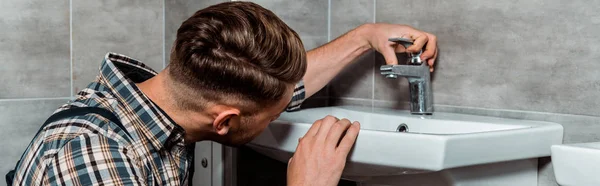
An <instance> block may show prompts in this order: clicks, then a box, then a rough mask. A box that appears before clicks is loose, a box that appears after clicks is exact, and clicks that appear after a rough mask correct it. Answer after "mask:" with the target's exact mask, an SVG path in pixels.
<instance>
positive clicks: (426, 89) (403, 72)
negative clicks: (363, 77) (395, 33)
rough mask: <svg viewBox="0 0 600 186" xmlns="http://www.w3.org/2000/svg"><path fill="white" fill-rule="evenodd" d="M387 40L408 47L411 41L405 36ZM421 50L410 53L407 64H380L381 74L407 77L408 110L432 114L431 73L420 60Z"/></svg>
mask: <svg viewBox="0 0 600 186" xmlns="http://www.w3.org/2000/svg"><path fill="white" fill-rule="evenodd" d="M389 41H392V42H395V43H398V44H401V45H404V47H406V48H408V47H409V46H411V45H412V44H413V43H412V41H411V40H409V39H406V38H390V39H389ZM421 52H422V51H420V52H419V53H416V54H410V57H411V59H410V61H409V63H408V64H409V65H382V66H381V67H380V68H379V69H380V70H381V75H384V76H385V77H387V78H390V79H396V78H398V76H400V77H406V78H407V79H408V84H409V90H410V112H411V113H412V114H433V92H432V91H431V74H430V72H429V66H427V63H423V62H422V61H421Z"/></svg>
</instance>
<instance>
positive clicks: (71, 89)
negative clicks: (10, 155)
mask: <svg viewBox="0 0 600 186" xmlns="http://www.w3.org/2000/svg"><path fill="white" fill-rule="evenodd" d="M69 48H70V50H69V69H70V73H69V74H70V75H69V79H70V83H71V85H70V89H69V95H71V97H73V96H74V95H73V94H74V92H75V90H74V89H75V87H74V85H73V73H74V72H73V0H69Z"/></svg>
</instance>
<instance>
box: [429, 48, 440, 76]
mask: <svg viewBox="0 0 600 186" xmlns="http://www.w3.org/2000/svg"><path fill="white" fill-rule="evenodd" d="M438 51H439V49H438V48H436V49H435V53H434V54H433V57H432V58H431V59H429V60H428V61H427V63H428V64H429V71H431V72H433V69H434V68H433V67H434V66H433V65H435V59H437V55H438Z"/></svg>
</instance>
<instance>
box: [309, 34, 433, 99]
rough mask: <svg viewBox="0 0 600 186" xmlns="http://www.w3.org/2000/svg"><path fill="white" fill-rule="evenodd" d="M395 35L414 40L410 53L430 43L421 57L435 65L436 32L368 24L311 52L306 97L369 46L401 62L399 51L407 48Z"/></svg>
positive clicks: (387, 61)
mask: <svg viewBox="0 0 600 186" xmlns="http://www.w3.org/2000/svg"><path fill="white" fill-rule="evenodd" d="M394 37H404V38H410V39H412V40H413V42H414V45H413V46H411V47H409V48H408V49H407V50H408V52H413V53H415V52H418V51H419V50H420V49H422V48H423V46H425V45H426V46H425V50H424V51H423V54H422V55H421V59H422V60H423V61H427V63H428V64H429V66H430V67H433V63H434V61H435V59H436V57H437V46H436V38H435V36H434V35H432V34H429V33H426V32H422V31H419V30H416V29H414V28H412V27H409V26H406V25H393V24H365V25H362V26H359V27H357V28H356V29H354V30H351V31H350V32H348V33H346V34H344V35H342V36H340V37H339V38H337V39H335V40H333V41H331V42H329V43H327V44H325V45H323V46H321V47H319V48H315V49H313V50H311V51H309V52H308V53H307V62H308V69H307V71H306V74H305V75H304V78H303V80H304V86H305V89H306V93H305V94H306V97H310V96H312V95H313V94H315V93H316V92H317V91H319V90H320V89H321V88H323V87H324V86H325V85H327V83H329V81H331V79H333V78H334V77H335V76H336V75H337V74H338V73H339V72H340V71H341V70H342V69H343V68H344V67H346V66H347V65H348V64H350V63H351V62H352V61H353V60H354V59H356V58H357V57H359V56H360V55H362V54H364V53H365V52H366V51H368V50H369V49H375V50H377V51H378V52H380V53H381V54H382V55H383V56H384V58H385V60H386V63H387V64H398V61H397V59H396V53H400V52H405V51H406V49H405V48H404V47H402V46H401V45H397V44H395V43H393V42H390V41H388V38H394ZM431 70H433V68H431Z"/></svg>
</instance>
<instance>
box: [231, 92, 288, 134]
mask: <svg viewBox="0 0 600 186" xmlns="http://www.w3.org/2000/svg"><path fill="white" fill-rule="evenodd" d="M293 93H294V85H289V86H288V88H287V91H286V93H285V95H284V96H283V97H282V99H281V100H279V102H278V103H276V104H274V105H273V106H271V107H267V108H265V109H263V110H260V111H257V112H258V113H257V114H255V115H253V116H241V118H240V124H239V125H238V127H236V128H231V129H230V131H229V132H228V134H227V142H225V143H224V144H225V145H229V146H240V145H243V144H246V143H248V142H250V141H252V140H253V139H254V138H256V137H257V136H258V135H260V133H262V131H263V130H264V129H265V128H266V127H267V126H268V125H269V123H271V122H272V121H273V120H276V119H277V118H278V117H279V115H280V114H281V112H283V111H285V109H286V108H287V105H288V103H289V102H290V100H291V99H292V95H293Z"/></svg>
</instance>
